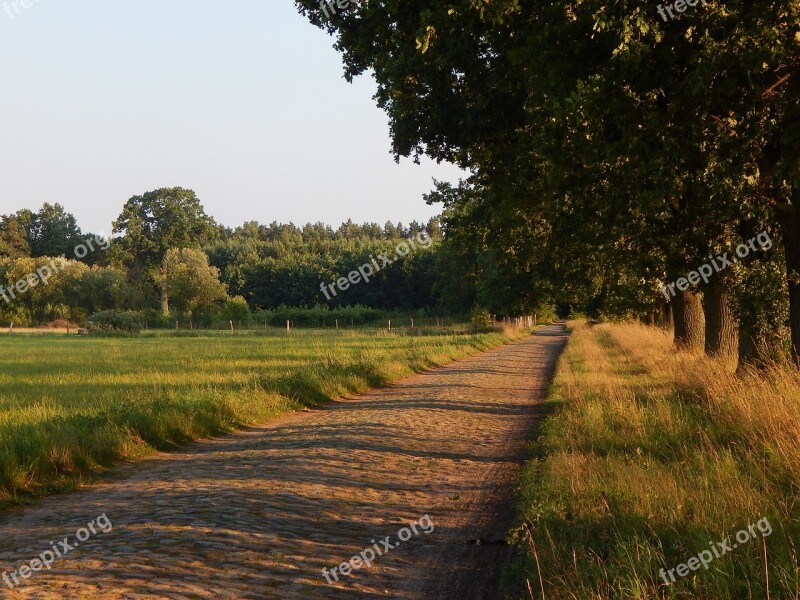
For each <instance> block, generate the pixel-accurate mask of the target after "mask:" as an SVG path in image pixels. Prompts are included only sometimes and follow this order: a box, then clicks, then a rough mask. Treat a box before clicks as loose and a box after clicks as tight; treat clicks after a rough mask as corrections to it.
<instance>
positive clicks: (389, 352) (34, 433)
mask: <svg viewBox="0 0 800 600" xmlns="http://www.w3.org/2000/svg"><path fill="white" fill-rule="evenodd" d="M510 339H512V338H511V337H509V336H508V335H506V334H501V333H487V334H474V335H473V334H463V335H427V336H406V335H402V334H392V335H386V334H383V335H378V334H376V332H366V331H362V332H352V331H351V332H341V333H337V332H331V331H303V332H293V333H292V335H290V336H287V335H286V334H285V333H278V332H276V331H273V332H270V333H266V334H254V333H250V334H238V335H230V334H225V335H222V334H218V333H216V334H215V333H193V334H188V333H184V334H164V333H152V334H143V335H141V336H136V337H129V338H121V337H93V336H90V337H77V336H62V335H19V334H15V335H2V336H0V506H3V505H4V506H8V505H11V504H18V503H22V502H25V501H28V500H30V499H31V498H35V497H37V496H41V495H44V494H47V493H52V492H56V491H60V490H65V489H71V488H74V487H76V486H79V485H80V484H81V482H84V481H86V480H87V478H88V479H91V478H93V477H95V476H97V475H98V474H100V473H102V472H103V471H105V470H107V469H108V468H109V467H111V466H112V465H114V464H115V463H119V462H122V461H131V460H136V459H138V458H141V457H143V456H146V455H147V454H148V453H151V452H152V451H154V450H156V449H158V450H166V449H169V448H173V447H176V446H177V445H180V444H184V443H187V442H189V441H192V440H198V439H203V438H208V437H211V436H215V435H220V434H223V433H225V432H230V431H232V430H235V429H237V428H242V427H246V426H248V425H253V424H258V423H264V422H266V421H267V420H269V419H270V418H273V417H276V416H279V415H282V414H285V413H287V412H289V411H293V410H297V409H301V408H304V407H312V406H318V405H320V404H322V403H324V402H326V401H328V400H330V399H333V398H336V397H339V396H342V395H345V394H350V393H354V392H360V391H364V390H366V389H368V388H370V387H375V386H379V385H382V384H385V383H387V382H389V381H392V380H394V379H397V378H400V377H403V376H405V375H408V374H410V373H412V372H415V371H421V370H425V369H429V368H432V367H435V366H438V365H443V364H446V363H448V362H451V361H453V360H455V359H458V358H462V357H464V356H468V355H471V354H475V353H478V352H480V351H483V350H486V349H488V348H491V347H494V346H498V345H501V344H503V343H505V342H507V341H509V340H510Z"/></svg>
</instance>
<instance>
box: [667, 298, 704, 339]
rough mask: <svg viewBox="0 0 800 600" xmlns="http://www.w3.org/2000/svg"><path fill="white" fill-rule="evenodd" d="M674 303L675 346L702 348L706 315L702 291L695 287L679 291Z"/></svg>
mask: <svg viewBox="0 0 800 600" xmlns="http://www.w3.org/2000/svg"><path fill="white" fill-rule="evenodd" d="M672 303H673V305H674V306H673V309H672V312H673V316H674V318H675V346H676V347H677V348H680V349H681V350H702V349H703V341H704V338H705V317H704V315H703V302H702V300H701V297H700V293H699V292H697V291H696V290H693V289H688V290H686V291H685V292H681V291H678V293H677V294H676V295H675V299H674V300H673V301H672Z"/></svg>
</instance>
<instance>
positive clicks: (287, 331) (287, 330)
mask: <svg viewBox="0 0 800 600" xmlns="http://www.w3.org/2000/svg"><path fill="white" fill-rule="evenodd" d="M291 332H292V322H291V321H286V333H291Z"/></svg>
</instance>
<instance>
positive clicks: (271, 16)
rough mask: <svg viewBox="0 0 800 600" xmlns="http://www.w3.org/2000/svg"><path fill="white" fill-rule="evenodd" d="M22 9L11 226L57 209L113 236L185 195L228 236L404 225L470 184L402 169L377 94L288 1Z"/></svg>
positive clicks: (9, 65)
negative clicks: (291, 228) (134, 206)
mask: <svg viewBox="0 0 800 600" xmlns="http://www.w3.org/2000/svg"><path fill="white" fill-rule="evenodd" d="M11 1H12V0H9V3H7V5H9V4H10V2H11ZM2 2H4V0H0V9H2V8H3V6H2ZM19 8H20V14H18V15H16V16H15V17H14V18H11V17H10V16H9V14H8V13H7V12H6V11H5V10H1V11H0V56H2V57H3V60H2V66H1V67H0V68H1V69H2V74H3V80H4V85H3V94H2V96H0V214H2V213H9V212H13V211H16V210H19V209H20V208H38V207H39V206H41V204H42V203H44V202H51V203H55V202H59V203H61V204H63V205H64V206H65V207H66V208H67V210H69V211H70V212H72V213H73V214H75V216H76V217H77V218H78V221H79V224H80V226H81V227H82V228H83V229H84V230H85V231H104V232H106V233H108V232H110V226H111V225H110V224H111V221H112V220H113V219H114V218H116V217H117V216H118V215H119V213H120V210H121V208H122V205H123V204H124V202H125V201H126V200H127V199H128V198H130V197H131V196H133V195H137V194H141V193H144V192H146V191H149V190H153V189H156V188H159V187H168V186H182V187H188V188H192V189H194V190H195V191H196V192H197V194H198V196H199V197H200V200H201V202H202V203H203V204H204V206H205V208H206V212H208V213H209V214H210V215H212V216H213V217H214V218H215V219H216V220H217V221H219V222H221V223H223V224H225V225H228V226H235V225H238V224H241V223H242V222H244V221H247V220H257V221H260V222H271V221H273V220H275V221H282V222H288V221H293V222H295V223H297V224H303V223H306V222H309V221H310V222H316V221H324V222H326V223H331V224H335V225H338V224H339V223H340V222H341V221H344V220H346V219H348V218H352V219H353V220H355V221H358V222H361V221H377V222H378V223H381V224H383V223H384V222H385V221H387V220H392V221H394V222H396V221H399V220H402V221H403V222H408V221H410V220H412V219H423V218H428V217H429V216H432V215H434V214H436V213H438V212H439V207H428V206H427V205H426V204H425V203H424V201H423V200H422V194H423V193H425V192H427V191H429V190H430V189H431V187H432V183H431V179H432V177H436V178H437V179H443V180H448V181H456V180H457V179H458V177H459V176H461V175H462V173H461V172H460V171H459V170H457V169H456V168H455V167H453V166H451V165H436V164H435V163H432V162H425V163H424V164H423V165H422V166H417V165H414V164H413V162H412V161H410V160H406V159H404V160H403V161H402V162H401V164H400V165H397V164H395V162H394V160H393V157H392V156H391V154H390V153H389V149H390V143H389V133H388V126H387V117H386V115H385V114H384V113H382V112H381V111H380V110H379V109H378V108H377V107H376V106H375V103H374V101H373V100H372V95H373V93H374V82H373V81H372V80H371V79H370V78H368V77H362V78H360V79H359V80H358V81H356V82H355V83H354V84H353V85H350V84H348V83H347V82H346V81H345V80H344V78H343V77H342V65H341V59H340V57H339V55H338V54H337V53H336V52H335V51H334V50H333V47H332V45H333V40H332V38H330V37H328V36H327V35H326V34H325V33H324V32H322V31H321V30H319V29H317V28H315V27H313V26H312V25H310V24H309V23H308V22H307V21H306V20H305V19H304V18H303V17H301V16H300V15H299V14H298V13H297V12H296V10H295V8H294V4H293V2H291V1H290V0H277V1H276V0H232V1H230V2H221V1H214V2H212V1H210V0H135V1H134V0H115V1H111V2H110V1H108V0H103V1H101V0H68V1H63V0H33V5H32V6H30V7H29V8H27V9H25V8H22V6H21V5H20V7H19ZM11 10H12V12H14V10H13V8H12V9H11Z"/></svg>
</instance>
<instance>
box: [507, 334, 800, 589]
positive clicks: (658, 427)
mask: <svg viewBox="0 0 800 600" xmlns="http://www.w3.org/2000/svg"><path fill="white" fill-rule="evenodd" d="M570 326H571V327H572V328H573V334H572V337H571V339H570V341H569V344H568V347H567V349H566V351H565V353H564V355H563V356H562V358H561V361H560V363H559V368H558V372H557V375H556V379H555V382H554V384H553V386H552V388H551V393H550V396H549V402H550V403H551V405H552V409H553V412H552V413H551V416H550V417H549V419H548V420H547V421H546V423H545V424H544V427H543V430H542V431H541V437H540V438H539V439H538V440H537V441H536V442H535V443H534V446H533V458H532V460H531V461H530V463H529V464H528V466H527V467H526V470H525V473H524V476H523V482H522V486H521V491H520V496H519V508H520V515H521V517H522V522H521V523H520V528H519V529H518V530H517V531H516V532H514V534H513V536H514V538H515V541H516V543H517V544H518V545H519V547H520V548H521V549H522V551H523V552H524V554H525V558H524V560H522V561H520V562H519V563H517V564H515V565H514V566H513V567H512V568H510V569H509V572H508V573H507V583H508V586H509V587H508V589H509V597H513V598H547V599H548V600H560V599H567V598H569V599H571V600H580V599H586V600H589V599H592V600H598V599H611V598H613V599H622V598H630V599H645V598H663V599H667V598H669V599H678V598H680V599H684V598H685V599H689V598H693V599H697V598H699V599H708V600H712V599H713V600H725V599H727V600H742V599H749V598H752V599H764V598H775V599H777V598H798V597H800V570H799V569H798V548H797V546H796V541H798V540H800V512H798V509H797V506H798V500H800V445H799V444H798V442H800V374H798V373H797V372H796V371H794V370H790V369H788V368H786V369H784V368H783V367H778V366H776V367H773V368H771V369H767V370H763V371H750V372H744V373H740V374H738V375H736V374H733V373H732V372H731V371H732V369H731V367H730V365H729V364H726V363H724V362H720V361H716V360H712V359H709V358H707V357H705V356H703V355H700V354H692V353H688V352H676V351H675V350H674V349H673V346H672V340H671V335H669V334H667V333H664V332H663V331H661V330H660V329H657V328H653V327H645V326H640V325H632V324H630V325H611V324H603V325H597V326H590V325H587V324H585V323H580V322H577V323H576V322H571V323H570Z"/></svg>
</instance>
